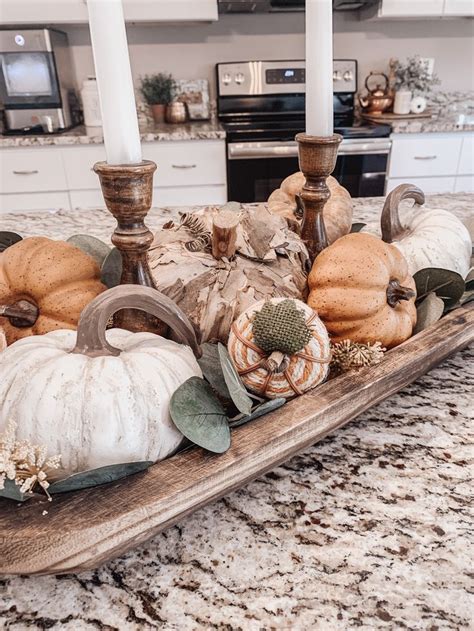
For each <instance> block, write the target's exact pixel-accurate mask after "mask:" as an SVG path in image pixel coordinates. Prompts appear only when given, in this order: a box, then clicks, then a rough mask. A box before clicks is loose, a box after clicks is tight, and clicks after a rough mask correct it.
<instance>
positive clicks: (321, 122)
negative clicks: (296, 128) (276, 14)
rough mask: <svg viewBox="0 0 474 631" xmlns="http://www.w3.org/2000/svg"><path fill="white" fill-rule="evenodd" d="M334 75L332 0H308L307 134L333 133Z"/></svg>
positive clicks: (321, 134) (329, 134)
mask: <svg viewBox="0 0 474 631" xmlns="http://www.w3.org/2000/svg"><path fill="white" fill-rule="evenodd" d="M332 74H333V49H332V0H306V133H307V134H311V135H313V136H331V135H332V134H333V131H334V120H333V117H334V106H333V81H332Z"/></svg>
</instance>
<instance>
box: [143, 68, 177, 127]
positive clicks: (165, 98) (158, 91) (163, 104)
mask: <svg viewBox="0 0 474 631" xmlns="http://www.w3.org/2000/svg"><path fill="white" fill-rule="evenodd" d="M176 90H177V85H176V81H175V80H174V79H173V76H172V75H171V74H165V73H163V72H159V73H158V74H154V75H145V76H144V77H142V79H141V80H140V92H141V93H142V95H143V98H144V99H145V101H146V102H147V104H148V105H149V106H150V108H151V113H152V115H153V120H154V121H155V123H164V122H165V113H166V108H167V107H168V106H169V105H170V103H172V101H173V99H174V98H175V96H176Z"/></svg>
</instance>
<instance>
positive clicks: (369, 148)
mask: <svg viewBox="0 0 474 631" xmlns="http://www.w3.org/2000/svg"><path fill="white" fill-rule="evenodd" d="M391 146H392V142H391V140H389V139H388V138H383V139H380V140H378V139H377V140H375V139H374V140H365V141H360V140H344V141H343V142H342V143H341V144H340V145H339V150H338V152H337V155H338V156H364V155H365V156H373V155H388V154H389V153H390V147H391Z"/></svg>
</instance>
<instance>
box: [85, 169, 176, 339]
mask: <svg viewBox="0 0 474 631" xmlns="http://www.w3.org/2000/svg"><path fill="white" fill-rule="evenodd" d="M94 171H95V172H96V173H97V175H98V176H99V179H100V185H101V187H102V194H103V196H104V201H105V205H106V206H107V209H108V210H109V212H111V213H112V215H113V216H114V217H115V219H116V220H117V227H116V228H115V230H114V233H113V234H112V243H113V244H114V245H115V246H116V247H117V249H118V250H120V253H121V255H122V278H121V281H120V284H121V285H130V284H134V285H144V286H146V287H154V288H155V289H156V286H155V283H154V282H153V278H152V276H151V273H150V268H149V266H148V258H147V252H148V249H149V247H150V245H151V244H152V242H153V234H152V233H151V232H150V230H149V229H148V228H147V226H146V225H145V217H146V216H147V214H148V211H149V210H150V208H151V201H152V195H153V174H154V172H155V171H156V164H155V163H154V162H151V161H150V160H143V162H140V163H138V164H120V165H111V164H107V163H106V162H97V163H96V164H95V165H94ZM114 325H115V326H118V327H120V328H122V329H127V330H129V331H135V332H140V331H151V332H152V333H157V334H159V335H164V334H165V333H166V325H164V324H163V323H162V322H161V321H160V320H158V319H157V318H155V317H154V316H151V315H149V314H147V313H145V312H144V311H138V310H136V309H123V310H122V311H119V312H118V313H116V314H115V316H114Z"/></svg>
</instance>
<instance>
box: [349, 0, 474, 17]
mask: <svg viewBox="0 0 474 631" xmlns="http://www.w3.org/2000/svg"><path fill="white" fill-rule="evenodd" d="M361 16H362V18H366V19H410V18H411V19H417V18H424V17H425V18H442V17H473V16H474V2H473V0H379V2H378V5H375V7H373V6H370V7H369V8H368V9H364V10H363V11H362V12H361Z"/></svg>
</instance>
